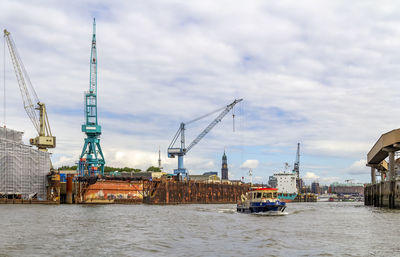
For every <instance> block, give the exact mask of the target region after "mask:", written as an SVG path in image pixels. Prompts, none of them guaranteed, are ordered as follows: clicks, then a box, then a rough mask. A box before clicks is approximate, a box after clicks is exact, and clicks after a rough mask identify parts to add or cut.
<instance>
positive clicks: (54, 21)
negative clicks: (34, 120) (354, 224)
mask: <svg viewBox="0 0 400 257" xmlns="http://www.w3.org/2000/svg"><path fill="white" fill-rule="evenodd" d="M70 2H71V1H57V2H56V3H54V2H51V1H35V2H34V3H33V2H32V1H7V0H3V1H1V2H0V23H1V24H2V26H3V28H6V29H7V30H9V31H10V32H11V34H12V37H13V38H14V41H15V43H16V45H17V47H18V51H19V53H20V56H21V58H22V60H23V62H24V65H25V67H26V69H27V71H28V73H29V75H30V79H31V81H32V83H33V85H34V87H35V88H36V91H37V93H38V95H39V98H40V100H41V101H43V102H45V103H46V105H47V109H48V115H49V119H50V124H51V128H52V131H53V134H54V135H55V136H56V137H57V148H56V149H54V150H52V152H53V156H52V159H53V163H54V164H55V166H56V167H57V166H60V165H73V164H74V163H75V162H76V160H77V159H78V158H79V154H80V152H81V150H82V146H83V140H84V134H83V133H82V132H81V131H80V129H81V125H82V124H83V122H84V114H83V92H84V91H85V90H87V89H88V87H89V57H90V43H91V33H92V19H93V18H94V17H95V18H96V22H97V46H98V102H99V111H98V112H99V123H100V125H101V126H102V129H103V134H102V136H101V145H102V148H103V150H104V154H105V158H106V162H107V165H109V166H119V167H123V166H130V167H136V168H142V169H146V168H147V167H149V166H150V165H156V164H157V159H158V149H159V147H160V148H161V153H162V161H163V166H164V168H165V170H167V171H171V170H173V169H174V168H176V166H177V160H176V159H168V158H167V155H166V150H167V147H168V145H169V143H170V141H171V140H172V138H173V136H174V134H175V132H176V130H177V129H178V127H179V123H180V122H182V121H189V120H191V119H193V118H196V117H198V116H201V115H203V114H205V113H208V112H210V111H213V110H215V109H218V108H220V107H223V106H225V105H227V104H229V103H231V102H232V101H233V100H234V99H236V98H243V99H244V101H243V102H241V103H240V104H238V105H237V106H236V108H235V115H236V118H235V131H233V120H232V113H230V114H228V115H227V116H226V117H225V118H224V120H223V121H222V122H221V123H220V124H218V125H217V126H216V127H215V128H214V129H213V130H212V131H211V132H210V133H209V134H208V135H207V136H206V137H205V138H204V139H203V140H202V141H201V142H200V143H199V144H198V145H196V146H195V147H194V148H193V149H192V150H191V151H190V152H189V153H188V155H187V156H186V158H185V166H186V168H187V169H188V170H189V172H191V173H193V174H199V173H202V172H204V171H220V168H221V157H222V154H223V151H224V149H225V150H226V153H227V156H228V162H229V171H230V176H231V178H232V179H238V178H240V177H242V176H247V173H248V170H249V169H250V168H252V169H253V175H254V176H255V178H256V181H257V180H258V181H264V182H265V181H267V177H268V176H269V175H272V174H273V173H274V172H277V171H282V170H283V169H284V167H285V164H284V163H285V162H288V163H289V164H290V165H291V166H293V162H294V160H295V154H296V147H297V143H298V142H300V143H301V164H300V170H301V174H302V176H303V177H305V178H306V180H307V181H313V180H318V181H319V182H320V183H323V184H324V183H330V182H332V181H344V180H346V179H353V180H354V181H359V182H368V181H369V180H370V175H369V169H368V168H367V167H365V159H366V154H367V152H368V151H369V149H370V148H371V147H372V145H373V144H374V142H375V141H376V140H377V139H378V138H379V136H380V135H381V134H382V133H384V132H387V131H389V130H392V129H395V128H398V127H399V122H400V118H397V117H398V115H397V114H398V111H399V107H398V106H397V104H396V103H397V101H398V99H399V97H400V90H398V82H399V81H400V72H399V71H400V16H399V15H398V14H399V13H400V5H399V4H398V3H397V2H395V1H384V2H380V3H379V5H378V4H377V3H376V1H351V2H349V1H320V2H316V1H300V2H299V1H236V2H235V1H234V2H232V1H211V0H210V1H205V0H201V1H73V2H72V3H70ZM3 50H4V49H3ZM5 50H6V52H5V53H6V58H5V69H4V71H5V84H6V106H7V107H6V125H7V127H9V128H13V129H17V130H21V131H24V132H25V141H26V142H27V141H28V139H29V138H30V137H33V136H34V134H35V130H34V128H33V126H32V124H31V123H30V120H29V119H28V117H27V115H26V113H25V112H24V109H23V106H22V99H21V96H20V93H19V90H18V86H17V82H16V79H15V75H14V72H13V70H12V64H11V62H10V57H9V54H8V52H7V49H5ZM0 55H1V59H2V61H1V63H2V66H3V60H4V51H1V53H0ZM3 81H4V79H3V68H2V72H1V88H3V87H4V83H3ZM1 91H2V90H1ZM1 102H2V104H1V106H3V103H4V96H3V94H1ZM1 114H2V115H0V117H3V110H2V111H1ZM212 119H213V117H208V119H204V120H202V121H200V122H197V123H194V124H191V125H190V126H188V128H187V141H188V143H189V142H190V141H191V140H193V139H194V137H195V136H196V135H197V134H199V133H200V132H201V130H202V129H203V128H204V127H205V126H207V124H208V123H209V122H211V121H212ZM1 123H4V121H3V118H2V119H1Z"/></svg>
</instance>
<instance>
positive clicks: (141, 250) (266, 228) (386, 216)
mask: <svg viewBox="0 0 400 257" xmlns="http://www.w3.org/2000/svg"><path fill="white" fill-rule="evenodd" d="M286 212H287V215H282V216H259V215H252V214H241V213H236V209H235V205H232V204H224V205H214V204H209V205H174V206H149V205H59V206H49V205H0V256H43V255H45V256H400V210H388V209H379V208H374V207H367V206H364V205H363V203H348V202H347V203H344V202H343V203H329V202H318V203H289V204H288V207H287V209H286Z"/></svg>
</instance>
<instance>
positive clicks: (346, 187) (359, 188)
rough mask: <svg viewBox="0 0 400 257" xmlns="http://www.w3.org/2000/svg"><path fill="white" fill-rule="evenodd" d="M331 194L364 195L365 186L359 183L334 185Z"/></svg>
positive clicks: (330, 190) (331, 187)
mask: <svg viewBox="0 0 400 257" xmlns="http://www.w3.org/2000/svg"><path fill="white" fill-rule="evenodd" d="M329 193H335V194H345V195H364V185H363V184H358V183H337V182H336V183H333V184H331V185H330V187H329Z"/></svg>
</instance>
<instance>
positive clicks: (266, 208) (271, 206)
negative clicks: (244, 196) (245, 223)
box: [237, 202, 286, 213]
mask: <svg viewBox="0 0 400 257" xmlns="http://www.w3.org/2000/svg"><path fill="white" fill-rule="evenodd" d="M285 208H286V204H285V203H284V202H274V203H251V204H250V206H248V207H247V206H245V205H241V204H238V205H237V211H238V212H244V213H266V212H283V211H284V210H285Z"/></svg>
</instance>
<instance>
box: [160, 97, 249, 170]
mask: <svg viewBox="0 0 400 257" xmlns="http://www.w3.org/2000/svg"><path fill="white" fill-rule="evenodd" d="M242 100H243V99H236V100H235V101H233V102H232V103H231V104H228V105H227V106H224V107H222V108H220V109H217V110H215V111H213V112H210V113H208V114H205V115H203V116H200V117H198V118H196V119H194V120H191V121H189V122H186V123H183V122H182V123H181V124H180V126H179V129H178V131H177V132H176V134H175V136H174V138H173V139H172V141H171V143H170V145H169V147H168V157H169V158H175V156H178V168H177V169H175V170H174V173H175V174H177V175H179V174H181V175H182V177H183V178H185V177H186V176H187V172H186V169H185V168H184V165H183V157H184V156H185V155H186V154H187V153H188V152H189V151H190V149H192V148H193V147H194V146H195V145H197V144H198V143H199V142H200V140H201V139H202V138H203V137H204V136H205V135H207V134H208V132H210V131H211V129H213V128H214V127H215V125H217V124H218V123H219V122H220V121H221V120H222V119H223V118H224V117H225V115H226V114H227V113H228V112H229V111H230V110H232V108H233V107H234V106H235V105H236V104H237V103H239V102H241V101H242ZM220 110H223V111H222V112H221V113H220V114H219V115H218V117H217V118H215V119H214V120H213V121H212V122H211V123H210V124H209V125H208V126H207V127H206V128H205V129H204V130H203V131H202V132H201V133H200V134H199V135H198V136H197V137H196V138H195V139H194V140H193V141H192V142H191V143H190V144H189V146H188V147H187V148H186V147H185V129H186V128H185V127H186V126H187V125H188V124H190V123H193V122H195V121H198V120H201V119H203V118H205V117H207V116H209V115H211V114H214V113H216V112H218V111H220ZM178 138H180V147H174V145H175V143H176V141H177V140H178Z"/></svg>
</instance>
